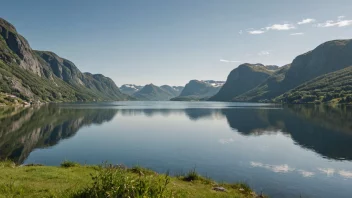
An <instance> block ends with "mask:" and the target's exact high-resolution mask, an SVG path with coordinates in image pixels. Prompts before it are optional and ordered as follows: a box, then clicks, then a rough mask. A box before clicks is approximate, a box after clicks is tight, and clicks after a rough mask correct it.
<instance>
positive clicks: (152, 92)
mask: <svg viewBox="0 0 352 198" xmlns="http://www.w3.org/2000/svg"><path fill="white" fill-rule="evenodd" d="M133 97H135V98H137V99H138V100H151V101H160V100H170V99H171V98H172V95H171V94H170V93H169V92H167V91H165V90H164V89H161V88H160V87H158V86H155V85H153V84H148V85H145V86H144V87H143V88H142V89H141V90H139V91H137V92H136V93H134V94H133Z"/></svg>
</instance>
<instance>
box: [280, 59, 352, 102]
mask: <svg viewBox="0 0 352 198" xmlns="http://www.w3.org/2000/svg"><path fill="white" fill-rule="evenodd" d="M275 101H276V102H284V103H331V102H333V103H352V66H351V67H347V68H345V69H342V70H339V71H336V72H332V73H328V74H325V75H322V76H319V77H317V78H315V79H313V80H311V81H308V82H306V83H304V84H302V85H300V86H298V87H296V88H295V89H293V90H291V91H289V92H287V93H285V94H283V95H281V96H279V97H277V98H276V99H275Z"/></svg>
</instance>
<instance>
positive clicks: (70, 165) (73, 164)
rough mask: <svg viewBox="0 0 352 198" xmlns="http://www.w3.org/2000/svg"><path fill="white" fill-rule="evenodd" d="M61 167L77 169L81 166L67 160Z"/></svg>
mask: <svg viewBox="0 0 352 198" xmlns="http://www.w3.org/2000/svg"><path fill="white" fill-rule="evenodd" d="M60 166H61V167H63V168H70V167H76V166H80V165H79V164H78V163H77V162H73V161H68V160H65V161H63V162H62V163H61V164H60Z"/></svg>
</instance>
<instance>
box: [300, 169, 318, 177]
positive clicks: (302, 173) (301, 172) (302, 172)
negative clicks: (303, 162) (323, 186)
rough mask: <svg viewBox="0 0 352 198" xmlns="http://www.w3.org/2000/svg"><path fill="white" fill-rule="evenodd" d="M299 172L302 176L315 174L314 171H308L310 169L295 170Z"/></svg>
mask: <svg viewBox="0 0 352 198" xmlns="http://www.w3.org/2000/svg"><path fill="white" fill-rule="evenodd" d="M297 171H298V172H299V174H301V175H302V176H303V177H312V176H314V175H315V173H313V172H310V171H306V170H302V169H300V170H297Z"/></svg>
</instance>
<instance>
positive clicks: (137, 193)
mask: <svg viewBox="0 0 352 198" xmlns="http://www.w3.org/2000/svg"><path fill="white" fill-rule="evenodd" d="M92 180H93V184H92V185H91V186H88V187H86V188H84V189H82V190H80V191H78V192H76V193H74V194H73V196H72V197H75V198H81V197H84V198H103V197H104V198H105V197H121V198H127V197H131V198H149V197H150V198H154V197H155V198H166V197H172V192H170V191H168V190H167V186H168V184H169V183H170V177H169V175H168V174H166V175H165V176H156V175H149V176H146V175H137V174H132V173H130V172H129V171H128V170H126V169H122V168H118V167H117V168H116V167H114V166H105V167H101V168H100V170H99V171H98V173H97V175H92ZM170 195H171V196H170Z"/></svg>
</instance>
